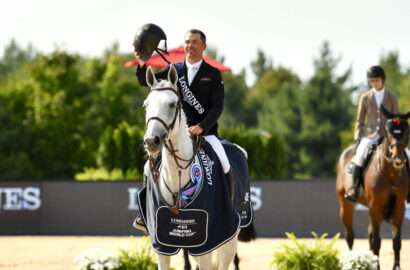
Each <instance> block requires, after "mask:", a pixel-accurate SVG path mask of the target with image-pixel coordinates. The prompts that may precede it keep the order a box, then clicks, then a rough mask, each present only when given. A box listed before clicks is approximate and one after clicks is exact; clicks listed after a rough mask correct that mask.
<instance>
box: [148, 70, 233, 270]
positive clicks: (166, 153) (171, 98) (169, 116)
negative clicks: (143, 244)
mask: <svg viewBox="0 0 410 270" xmlns="http://www.w3.org/2000/svg"><path fill="white" fill-rule="evenodd" d="M146 76H147V83H148V85H149V86H150V87H151V92H150V94H149V95H148V97H147V98H146V100H145V101H144V107H145V110H146V118H145V120H146V133H145V135H144V148H145V150H146V151H147V153H148V155H149V156H150V157H152V156H154V155H158V154H159V153H161V156H162V169H161V171H160V175H159V176H157V180H158V187H159V190H160V192H161V195H162V199H163V201H164V203H165V204H166V205H168V207H169V208H171V209H172V208H176V209H177V208H178V201H179V200H178V199H176V197H177V195H176V194H179V190H180V188H181V186H182V187H183V186H185V185H186V184H187V183H188V182H189V181H190V166H191V160H192V158H193V157H194V155H195V153H194V152H195V149H194V146H193V144H192V140H191V136H190V133H189V131H188V127H187V124H186V118H185V114H184V112H183V110H182V108H181V99H180V96H179V94H178V90H177V86H176V83H177V81H178V74H177V71H176V70H175V68H174V67H173V66H171V68H170V70H169V72H168V80H159V81H157V80H156V78H155V75H154V72H153V71H152V69H151V67H148V69H147V74H146ZM154 174H155V173H154ZM174 210H175V209H174ZM210 233H212V232H210ZM236 250H237V235H236V236H235V237H233V238H232V239H231V240H229V241H228V242H226V243H225V244H223V245H222V246H220V247H218V248H217V249H216V250H215V252H217V256H216V258H217V260H218V261H217V262H216V263H217V264H218V268H214V269H219V270H225V269H226V270H227V269H228V267H229V264H230V263H231V262H232V261H233V258H234V256H235V253H236ZM156 257H157V261H158V267H159V269H160V270H164V269H170V256H167V255H162V254H159V253H156ZM194 258H195V261H196V262H197V264H198V265H199V269H201V270H211V269H212V268H213V266H212V252H209V253H207V254H205V255H202V256H196V257H194Z"/></svg>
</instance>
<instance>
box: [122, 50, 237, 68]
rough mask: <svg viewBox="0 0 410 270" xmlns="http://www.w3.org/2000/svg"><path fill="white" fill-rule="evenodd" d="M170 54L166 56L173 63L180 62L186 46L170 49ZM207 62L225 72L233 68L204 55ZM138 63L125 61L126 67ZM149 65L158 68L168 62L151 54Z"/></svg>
mask: <svg viewBox="0 0 410 270" xmlns="http://www.w3.org/2000/svg"><path fill="white" fill-rule="evenodd" d="M168 52H169V55H166V54H164V56H165V58H166V59H167V60H168V61H170V62H171V64H174V63H178V62H182V61H184V59H185V52H184V47H182V46H181V47H178V48H175V49H172V50H169V51H168ZM203 58H204V60H205V62H207V63H208V64H210V65H211V66H214V67H216V68H217V69H219V71H220V72H225V71H230V70H231V69H230V68H229V67H227V66H225V65H224V64H222V63H220V62H218V61H216V60H214V59H212V58H209V57H207V56H204V57H203ZM137 65H138V60H137V59H135V60H132V61H128V62H127V63H125V66H126V67H131V66H137ZM146 65H147V66H153V67H156V68H164V67H166V66H167V63H166V62H165V61H164V59H162V58H161V56H160V55H159V54H155V55H153V56H151V58H150V59H148V61H147V62H146Z"/></svg>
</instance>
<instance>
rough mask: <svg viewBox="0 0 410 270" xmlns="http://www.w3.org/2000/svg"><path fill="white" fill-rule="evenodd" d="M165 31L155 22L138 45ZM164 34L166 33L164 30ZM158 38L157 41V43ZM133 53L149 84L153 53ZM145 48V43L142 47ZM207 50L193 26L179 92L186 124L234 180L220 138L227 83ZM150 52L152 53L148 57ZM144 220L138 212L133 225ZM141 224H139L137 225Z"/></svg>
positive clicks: (139, 74) (141, 78) (178, 67)
mask: <svg viewBox="0 0 410 270" xmlns="http://www.w3.org/2000/svg"><path fill="white" fill-rule="evenodd" d="M158 32H162V29H161V28H159V27H158V26H155V25H153V26H152V27H149V28H148V29H147V31H146V32H144V31H143V32H140V33H139V36H138V37H136V40H137V44H147V43H149V42H148V41H149V40H152V39H153V38H154V39H157V37H160V39H165V40H166V37H165V34H163V35H158V34H155V37H153V36H152V35H151V34H149V33H158ZM162 33H163V32H162ZM158 43H159V40H157V42H156V44H157V45H158ZM135 44H136V43H135V42H134V54H135V57H136V59H137V60H138V62H139V64H138V66H137V71H136V76H137V78H138V81H139V83H140V85H142V86H147V82H146V70H147V67H146V65H145V62H144V61H146V60H148V58H149V56H151V54H152V50H153V49H151V50H148V53H145V54H143V53H141V50H140V48H138V47H137V46H135ZM140 47H141V48H144V46H140ZM205 49H206V36H205V34H204V33H203V32H202V31H200V30H198V29H191V30H189V31H188V32H187V33H186V34H185V39H184V52H185V60H184V61H183V62H180V63H176V64H173V65H174V67H175V68H176V70H177V72H178V77H179V79H178V91H179V93H180V96H181V97H182V108H183V110H184V113H185V115H186V118H187V125H188V127H189V132H190V134H191V135H192V136H196V135H202V136H204V138H205V139H206V141H207V142H208V143H209V144H210V145H211V146H212V148H213V149H214V151H215V152H216V154H217V155H218V157H219V160H220V162H221V164H222V167H223V170H224V173H225V174H226V176H227V179H228V183H230V184H231V183H233V182H232V181H233V177H232V171H231V166H230V164H229V161H228V158H227V156H226V153H225V150H224V148H223V146H222V144H221V142H220V140H219V136H218V123H217V120H218V118H219V116H220V115H221V113H222V110H223V106H224V84H223V80H222V76H221V73H220V72H219V70H218V69H217V68H215V67H213V66H211V65H209V64H208V63H206V62H205V60H204V59H203V58H202V55H203V53H204V51H205ZM147 55H149V56H148V57H147ZM169 68H170V66H167V67H166V68H164V69H163V70H160V71H159V72H156V73H155V77H156V78H157V79H166V78H167V74H168V70H169ZM143 224H144V223H143V220H142V219H141V218H140V215H138V217H137V219H136V220H135V222H134V227H136V228H138V227H140V226H141V225H142V226H143ZM138 225H140V226H138Z"/></svg>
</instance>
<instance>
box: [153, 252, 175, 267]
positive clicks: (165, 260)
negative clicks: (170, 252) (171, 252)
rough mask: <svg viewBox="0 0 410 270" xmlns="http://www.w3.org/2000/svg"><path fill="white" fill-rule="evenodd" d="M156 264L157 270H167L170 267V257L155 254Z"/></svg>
mask: <svg viewBox="0 0 410 270" xmlns="http://www.w3.org/2000/svg"><path fill="white" fill-rule="evenodd" d="M155 256H156V257H157V262H158V270H169V268H170V265H171V257H170V256H166V255H162V254H159V253H155Z"/></svg>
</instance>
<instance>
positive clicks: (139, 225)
mask: <svg viewBox="0 0 410 270" xmlns="http://www.w3.org/2000/svg"><path fill="white" fill-rule="evenodd" d="M146 186H147V177H146V176H145V174H144V180H143V182H142V187H146ZM132 226H133V227H134V228H135V229H138V230H141V231H143V232H144V233H146V234H148V230H147V227H146V226H145V223H144V220H143V219H142V216H141V211H140V210H138V214H137V217H136V218H135V220H134V223H133V224H132Z"/></svg>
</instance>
